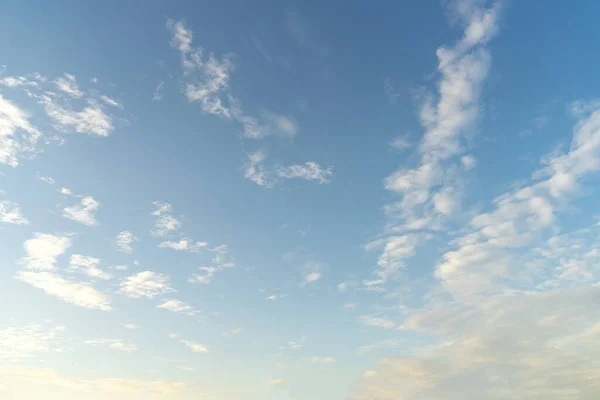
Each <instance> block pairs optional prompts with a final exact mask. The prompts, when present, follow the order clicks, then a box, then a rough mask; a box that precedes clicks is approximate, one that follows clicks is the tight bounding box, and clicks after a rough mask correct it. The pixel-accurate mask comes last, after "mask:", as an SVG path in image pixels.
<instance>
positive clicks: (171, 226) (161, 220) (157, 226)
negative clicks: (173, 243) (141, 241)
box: [152, 201, 181, 236]
mask: <svg viewBox="0 0 600 400" xmlns="http://www.w3.org/2000/svg"><path fill="white" fill-rule="evenodd" d="M152 204H154V206H155V207H156V210H154V211H153V212H152V215H154V216H155V217H156V222H155V223H154V229H153V230H152V235H154V236H165V235H167V234H169V233H171V232H173V231H176V230H177V229H179V227H180V226H181V222H179V220H178V219H177V218H175V217H174V216H173V215H172V212H173V206H172V205H171V204H169V203H161V202H158V201H155V202H154V203H152Z"/></svg>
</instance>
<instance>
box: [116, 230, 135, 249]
mask: <svg viewBox="0 0 600 400" xmlns="http://www.w3.org/2000/svg"><path fill="white" fill-rule="evenodd" d="M137 240H138V238H136V237H135V236H133V233H131V232H129V231H122V232H119V234H118V235H117V237H116V238H115V246H116V248H117V250H119V251H120V252H122V253H126V254H131V253H133V247H131V244H132V243H133V242H135V241H137Z"/></svg>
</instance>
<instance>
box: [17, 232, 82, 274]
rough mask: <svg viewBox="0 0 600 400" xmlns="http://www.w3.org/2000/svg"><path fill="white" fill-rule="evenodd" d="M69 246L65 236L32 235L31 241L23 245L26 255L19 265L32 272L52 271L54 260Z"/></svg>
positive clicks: (69, 243)
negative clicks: (32, 270)
mask: <svg viewBox="0 0 600 400" xmlns="http://www.w3.org/2000/svg"><path fill="white" fill-rule="evenodd" d="M70 246H71V240H70V239H69V238H68V237H66V236H58V235H51V234H47V233H34V234H33V238H32V239H28V240H26V241H25V243H24V244H23V247H24V249H25V253H26V254H27V255H26V256H25V257H24V258H23V259H22V260H21V264H23V265H24V266H26V267H27V268H29V269H34V270H48V271H50V270H54V269H55V265H56V262H57V260H56V258H57V257H58V256H60V255H61V254H63V253H64V252H65V251H66V250H67V249H68V248H69V247H70Z"/></svg>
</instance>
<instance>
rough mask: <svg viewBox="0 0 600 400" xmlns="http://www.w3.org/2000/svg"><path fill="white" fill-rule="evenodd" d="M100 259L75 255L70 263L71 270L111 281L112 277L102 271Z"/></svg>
mask: <svg viewBox="0 0 600 400" xmlns="http://www.w3.org/2000/svg"><path fill="white" fill-rule="evenodd" d="M99 264H100V259H98V258H94V257H88V256H82V255H80V254H73V255H72V256H71V259H70V262H69V269H70V270H72V271H77V272H82V273H84V274H86V275H88V276H89V277H92V278H100V279H111V278H112V275H110V274H108V273H106V272H104V271H102V270H101V269H100V268H99V267H98V265H99Z"/></svg>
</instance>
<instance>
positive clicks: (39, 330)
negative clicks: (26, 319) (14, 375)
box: [0, 324, 65, 362]
mask: <svg viewBox="0 0 600 400" xmlns="http://www.w3.org/2000/svg"><path fill="white" fill-rule="evenodd" d="M46 325H47V324H29V325H25V326H13V327H8V328H4V329H1V330H0V360H4V361H8V362H18V361H22V360H25V359H28V358H34V357H36V356H38V355H41V354H45V353H50V352H58V351H60V350H62V347H61V346H60V345H59V343H58V341H59V339H60V337H61V336H62V334H63V332H64V330H65V328H64V326H61V325H59V326H54V327H48V326H46Z"/></svg>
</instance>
